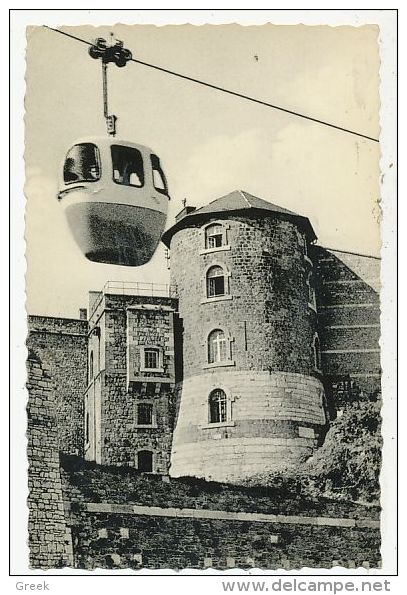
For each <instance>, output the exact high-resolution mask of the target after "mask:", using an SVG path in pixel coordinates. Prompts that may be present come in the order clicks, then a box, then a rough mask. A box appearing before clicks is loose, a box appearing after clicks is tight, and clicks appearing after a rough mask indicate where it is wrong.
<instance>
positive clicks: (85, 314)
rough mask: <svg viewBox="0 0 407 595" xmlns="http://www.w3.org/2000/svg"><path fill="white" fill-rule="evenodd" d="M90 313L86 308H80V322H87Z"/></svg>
mask: <svg viewBox="0 0 407 595" xmlns="http://www.w3.org/2000/svg"><path fill="white" fill-rule="evenodd" d="M87 319H88V311H87V309H86V308H79V320H87Z"/></svg>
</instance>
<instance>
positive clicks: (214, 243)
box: [205, 223, 225, 249]
mask: <svg viewBox="0 0 407 595" xmlns="http://www.w3.org/2000/svg"><path fill="white" fill-rule="evenodd" d="M224 243H225V241H224V228H223V225H221V224H220V223H214V224H213V225H208V227H207V228H206V229H205V248H207V249H210V248H220V247H221V246H223V245H224Z"/></svg>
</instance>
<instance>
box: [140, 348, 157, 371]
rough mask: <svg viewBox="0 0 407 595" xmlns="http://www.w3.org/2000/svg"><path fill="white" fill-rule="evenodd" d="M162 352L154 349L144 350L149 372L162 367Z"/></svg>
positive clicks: (145, 362)
mask: <svg viewBox="0 0 407 595" xmlns="http://www.w3.org/2000/svg"><path fill="white" fill-rule="evenodd" d="M159 363H160V350H159V349H155V348H152V347H146V348H145V349H144V367H145V368H146V369H148V370H156V369H157V368H159V367H160V365H159Z"/></svg>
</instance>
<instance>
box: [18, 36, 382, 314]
mask: <svg viewBox="0 0 407 595" xmlns="http://www.w3.org/2000/svg"><path fill="white" fill-rule="evenodd" d="M60 28H62V29H63V30H66V31H69V32H70V33H72V34H74V35H77V36H79V37H82V38H83V39H86V40H88V41H92V40H93V39H94V38H96V37H100V36H101V37H108V36H109V34H110V32H111V31H112V32H113V33H114V34H115V36H116V37H117V38H118V39H121V40H123V42H124V44H125V47H128V48H129V49H131V51H132V53H133V57H134V58H136V59H140V60H142V61H145V62H149V63H152V64H156V65H158V66H161V67H163V68H167V69H170V70H174V71H177V72H180V73H183V74H185V75H187V76H191V77H193V78H197V79H202V80H205V81H207V82H209V83H211V84H214V85H218V86H222V87H225V88H227V89H231V90H233V91H236V92H238V93H243V94H246V95H250V96H252V97H255V98H258V99H260V100H263V101H266V102H270V103H274V104H277V105H281V106H282V107H285V108H287V109H290V110H293V111H298V112H301V113H303V114H308V115H310V116H312V117H314V118H318V119H321V120H326V121H328V122H332V123H333V124H336V125H338V126H342V127H345V128H348V129H352V130H356V131H358V132H361V133H362V134H366V135H368V136H372V137H375V138H377V137H378V135H379V119H378V114H379V94H378V85H379V75H378V73H379V53H378V41H377V36H378V29H377V28H376V27H375V26H373V25H372V26H369V25H366V26H359V27H351V26H341V27H332V26H305V25H292V26H289V25H278V26H275V25H262V26H239V25H205V26H193V25H182V26H164V27H157V26H149V25H134V26H129V25H115V26H113V27H110V28H107V27H100V28H97V29H96V28H93V27H90V26H84V27H63V25H61V27H60ZM26 85H27V88H26V100H25V106H26V116H25V125H26V153H25V163H26V185H25V195H26V199H27V203H26V205H27V206H26V243H27V248H26V256H27V275H26V283H27V310H28V312H29V313H30V314H41V315H50V316H65V317H77V316H78V310H79V308H81V307H86V306H87V301H88V297H87V294H88V291H90V290H100V289H101V288H102V287H103V285H104V284H105V282H106V281H146V282H159V283H163V282H168V281H169V271H168V269H167V267H166V260H165V250H164V246H163V245H162V244H161V245H160V247H159V248H158V249H157V252H156V254H155V255H154V257H153V259H152V260H151V261H150V263H148V264H147V265H144V266H142V267H138V268H132V267H116V266H112V265H104V264H98V263H92V262H90V261H87V260H86V259H85V257H84V256H83V255H82V253H81V252H80V250H79V248H78V247H77V246H76V244H75V242H74V240H73V238H72V237H71V235H70V232H69V229H68V227H67V224H66V222H65V219H64V213H63V211H62V208H61V206H60V204H59V203H58V201H57V199H56V194H57V192H58V176H59V175H60V169H61V162H62V161H63V158H64V155H65V154H66V151H67V150H68V148H69V147H70V146H71V145H72V144H74V142H75V141H76V140H77V139H78V138H81V137H84V136H87V135H94V134H97V135H99V134H100V135H103V134H105V123H104V119H103V113H102V97H101V72H100V63H99V62H97V61H95V60H92V59H91V58H90V57H89V56H88V53H87V47H86V46H85V45H83V44H81V43H79V42H75V41H74V40H71V39H68V38H66V37H64V36H61V35H59V34H57V33H54V32H53V31H49V30H47V29H45V28H42V27H32V28H29V29H28V30H27V72H26ZM109 99H110V112H111V113H114V114H116V115H117V116H118V118H119V120H118V132H119V135H120V136H121V137H122V138H126V139H127V140H130V141H133V142H137V143H140V144H146V145H148V146H150V147H152V148H153V149H154V151H155V152H156V153H157V154H158V155H159V156H160V159H161V162H162V165H163V168H164V170H165V172H166V176H167V179H168V183H169V189H170V195H171V201H170V208H169V215H168V220H167V227H169V226H170V225H172V224H173V222H174V216H175V214H176V213H177V212H178V211H179V210H181V208H182V200H183V199H185V198H186V199H187V204H189V205H194V206H197V207H199V206H203V205H204V204H207V203H208V202H210V201H212V200H214V199H216V198H218V197H220V196H223V195H224V194H227V193H228V192H231V191H232V190H235V189H242V190H246V191H248V192H250V193H251V194H254V195H256V196H259V197H260V198H263V199H265V200H269V201H270V202H273V203H275V204H277V205H280V206H283V207H286V208H288V209H290V210H292V211H295V212H297V213H299V214H301V215H304V216H307V217H309V219H310V221H311V224H312V225H313V227H314V230H315V232H316V235H317V236H318V243H319V244H320V245H323V246H326V247H331V248H335V249H340V250H349V251H353V252H357V253H362V254H371V255H376V256H378V255H379V253H380V233H379V221H380V204H379V203H380V184H379V174H380V172H379V158H380V149H379V145H378V143H375V142H372V141H370V140H366V139H363V138H360V137H356V136H353V135H350V134H346V133H344V132H341V131H338V130H334V129H332V128H328V127H325V126H322V125H320V124H317V123H313V122H310V121H306V120H303V119H300V118H296V117H294V116H292V115H289V114H285V113H282V112H280V111H276V110H273V109H270V108H267V107H265V106H261V105H256V104H254V103H251V102H248V101H244V100H242V99H238V98H236V97H232V96H229V95H226V94H223V93H220V92H219V91H215V90H212V89H209V88H205V87H201V86H200V85H197V84H194V83H192V82H188V81H185V80H181V79H178V78H175V77H171V76H169V75H168V74H164V73H160V72H158V71H156V70H153V69H150V68H147V67H145V66H142V65H138V64H134V63H129V64H128V65H127V66H126V67H125V68H122V69H119V68H116V67H114V66H111V67H109Z"/></svg>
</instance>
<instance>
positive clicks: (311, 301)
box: [307, 271, 317, 311]
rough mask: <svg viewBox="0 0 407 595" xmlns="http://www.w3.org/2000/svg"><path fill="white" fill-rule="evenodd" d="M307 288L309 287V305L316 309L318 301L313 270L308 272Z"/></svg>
mask: <svg viewBox="0 0 407 595" xmlns="http://www.w3.org/2000/svg"><path fill="white" fill-rule="evenodd" d="M307 289H308V305H309V306H310V307H311V308H312V309H313V310H315V311H316V309H317V302H316V298H315V289H314V277H313V274H312V271H310V272H309V273H308V276H307Z"/></svg>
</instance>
